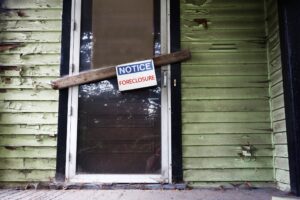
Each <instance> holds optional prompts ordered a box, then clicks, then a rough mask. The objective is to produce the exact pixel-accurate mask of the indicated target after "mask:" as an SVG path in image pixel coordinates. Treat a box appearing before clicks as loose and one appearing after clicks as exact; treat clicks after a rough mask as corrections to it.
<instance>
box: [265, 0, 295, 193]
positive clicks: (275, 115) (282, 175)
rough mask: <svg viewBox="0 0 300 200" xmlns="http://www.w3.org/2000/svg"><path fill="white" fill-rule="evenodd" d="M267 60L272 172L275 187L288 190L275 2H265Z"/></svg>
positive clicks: (274, 0) (273, 0) (271, 0)
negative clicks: (272, 150)
mask: <svg viewBox="0 0 300 200" xmlns="http://www.w3.org/2000/svg"><path fill="white" fill-rule="evenodd" d="M266 9H267V12H266V15H267V33H268V35H267V38H268V41H267V42H268V43H267V44H268V60H269V76H270V80H271V83H270V93H271V117H272V124H273V142H274V148H275V155H274V171H275V179H276V182H277V186H278V187H279V188H280V189H282V190H286V191H289V190H290V176H289V164H288V154H287V138H286V127H285V109H284V97H283V86H282V66H281V53H280V41H279V35H278V34H279V27H278V12H277V1H276V0H266Z"/></svg>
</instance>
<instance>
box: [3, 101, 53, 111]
mask: <svg viewBox="0 0 300 200" xmlns="http://www.w3.org/2000/svg"><path fill="white" fill-rule="evenodd" d="M57 111H58V102H57V101H0V112H1V113H18V112H22V113H33V112H37V113H55V112H57Z"/></svg>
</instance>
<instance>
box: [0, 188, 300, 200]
mask: <svg viewBox="0 0 300 200" xmlns="http://www.w3.org/2000/svg"><path fill="white" fill-rule="evenodd" d="M0 199H1V200H6V199H13V200H15V199H22V200H37V199H41V200H50V199H54V200H56V199H63V200H68V199H70V200H74V199H76V200H89V199H95V200H96V199H97V200H102V199H103V200H107V199H109V200H140V199H143V200H153V199H157V200H158V199H172V200H179V199H180V200H182V199H186V200H189V199H197V200H269V199H270V200H287V199H289V200H292V199H300V198H296V197H293V196H291V195H289V194H287V193H283V192H280V191H278V190H276V189H254V190H244V189H238V190H237V189H236V190H233V189H228V190H215V189H193V190H12V189H10V190H0Z"/></svg>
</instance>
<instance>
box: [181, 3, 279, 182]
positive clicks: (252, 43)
mask: <svg viewBox="0 0 300 200" xmlns="http://www.w3.org/2000/svg"><path fill="white" fill-rule="evenodd" d="M206 23H207V24H206ZM181 44H182V47H183V48H189V49H191V51H192V59H191V60H189V61H188V62H185V63H183V64H182V84H181V85H182V110H183V113H182V123H183V131H182V134H183V136H182V137H183V168H184V180H185V181H187V182H188V183H189V184H190V185H192V186H220V185H226V186H227V185H230V184H231V183H232V185H235V184H237V183H245V182H251V183H254V184H256V185H258V186H261V185H263V184H266V183H272V182H273V181H274V174H273V147H272V134H271V132H272V129H271V119H270V102H269V98H270V97H269V78H268V62H267V48H266V32H265V13H264V1H263V0H226V1H224V0H211V1H200V0H199V1H192V0H181ZM274 89H275V88H274ZM275 91H276V92H280V89H275ZM278 101H279V100H277V102H278ZM247 148H250V149H251V150H250V154H249V155H247V153H246V154H245V151H247ZM245 149H246V150H245ZM278 162H280V161H279V160H278ZM232 185H231V186H232Z"/></svg>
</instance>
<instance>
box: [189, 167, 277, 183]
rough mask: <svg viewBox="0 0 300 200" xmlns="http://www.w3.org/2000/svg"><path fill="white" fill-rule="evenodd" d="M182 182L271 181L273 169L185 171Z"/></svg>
mask: <svg viewBox="0 0 300 200" xmlns="http://www.w3.org/2000/svg"><path fill="white" fill-rule="evenodd" d="M183 173H184V175H183V177H184V181H199V180H201V181H273V169H260V170H256V169H206V170H203V169H201V170H185V171H184V172H183Z"/></svg>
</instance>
